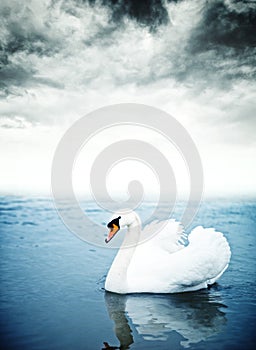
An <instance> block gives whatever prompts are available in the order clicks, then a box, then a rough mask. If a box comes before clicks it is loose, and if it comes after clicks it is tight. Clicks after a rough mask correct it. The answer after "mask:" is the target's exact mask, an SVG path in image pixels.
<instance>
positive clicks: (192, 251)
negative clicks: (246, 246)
mask: <svg viewBox="0 0 256 350" xmlns="http://www.w3.org/2000/svg"><path fill="white" fill-rule="evenodd" d="M188 240H189V245H188V246H187V247H186V248H185V249H184V250H182V251H180V252H177V253H176V254H174V255H176V258H177V259H176V263H177V264H178V266H177V270H176V276H173V277H174V279H175V278H177V280H176V284H177V282H178V284H179V283H180V284H181V285H182V286H183V287H184V288H186V287H189V286H192V287H193V286H198V285H200V284H206V285H208V284H213V283H214V282H215V281H216V280H217V279H218V278H219V277H220V276H221V275H222V273H223V272H224V271H225V270H226V268H227V267H228V264H229V261H230V257H231V251H230V247H229V244H228V242H227V240H226V238H225V237H224V236H223V234H222V233H221V232H216V231H215V230H214V229H213V228H207V229H205V228H203V227H202V226H198V227H196V228H195V229H194V230H193V231H192V232H191V234H190V235H189V236H188ZM173 257H174V256H173ZM202 287H203V286H202ZM191 290H192V289H191Z"/></svg>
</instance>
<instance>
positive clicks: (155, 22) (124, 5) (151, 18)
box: [89, 0, 169, 30]
mask: <svg viewBox="0 0 256 350" xmlns="http://www.w3.org/2000/svg"><path fill="white" fill-rule="evenodd" d="M89 2H90V3H91V4H95V2H96V1H95V0H90V1H89ZM101 3H102V5H103V6H108V7H109V9H110V10H111V12H112V20H113V21H114V22H120V21H121V20H122V19H123V18H124V17H126V16H128V17H129V18H131V19H134V20H136V21H137V22H138V23H139V24H141V25H145V26H148V27H149V28H150V29H151V30H155V29H156V28H157V27H158V26H159V25H162V24H166V23H168V22H169V17H168V13H167V10H166V8H165V6H164V4H163V1H162V0H144V1H137V0H128V1H127V0H102V1H101Z"/></svg>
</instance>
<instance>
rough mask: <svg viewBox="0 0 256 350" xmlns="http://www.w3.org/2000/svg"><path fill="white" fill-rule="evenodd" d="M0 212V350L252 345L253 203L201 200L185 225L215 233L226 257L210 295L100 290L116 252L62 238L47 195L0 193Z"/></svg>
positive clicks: (96, 214)
mask: <svg viewBox="0 0 256 350" xmlns="http://www.w3.org/2000/svg"><path fill="white" fill-rule="evenodd" d="M83 206H84V208H85V209H86V208H89V212H90V215H91V218H92V220H94V221H96V222H100V223H102V222H106V221H107V220H108V216H109V214H108V213H105V212H104V211H103V210H99V209H98V208H96V207H94V205H93V204H92V203H83ZM181 206H182V205H181ZM149 207H150V205H147V206H145V208H143V207H142V208H140V212H139V214H141V215H142V214H143V212H144V213H145V211H146V210H149ZM163 210H165V207H164V205H163ZM0 213H1V216H0V231H1V240H0V246H1V306H0V312H1V319H0V322H1V348H2V349H54V350H56V349H62V350H64V349H81V350H82V349H83V350H86V349H90V350H91V349H102V348H105V347H106V348H107V346H112V347H113V348H115V347H118V348H119V347H120V348H121V349H132V350H135V349H162V350H164V349H166V350H167V349H172V350H173V349H184V348H190V349H230V350H231V349H232V350H235V349H246V350H249V349H254V348H255V345H256V341H255V336H254V332H255V325H256V324H255V319H256V316H255V304H256V300H255V292H256V288H255V285H256V282H255V271H256V270H255V248H256V240H255V237H256V229H255V228H256V201H253V200H247V201H237V200H225V201H223V200H211V201H205V202H204V203H202V206H201V208H200V211H199V213H198V215H197V216H196V218H195V220H194V222H193V223H192V225H191V228H192V227H194V226H196V225H198V224H200V225H204V226H208V227H209V226H213V227H215V228H216V229H217V230H220V231H222V232H223V233H224V234H225V236H226V237H227V239H228V241H229V243H230V246H231V250H232V260H231V263H230V267H229V269H228V270H227V271H226V272H225V274H224V275H223V276H222V277H221V279H220V280H219V282H218V284H216V285H214V286H213V287H212V288H211V289H209V290H204V291H199V292H194V293H186V294H176V295H150V294H144V295H129V296H119V295H115V294H111V293H106V292H105V291H104V289H103V286H104V278H105V276H106V273H107V271H108V269H109V267H110V265H111V262H112V260H113V258H114V256H115V254H116V251H115V250H112V249H104V248H99V247H96V246H93V245H89V244H88V243H85V242H83V241H80V240H79V239H78V238H77V237H75V236H74V235H73V234H71V233H70V232H69V231H68V230H67V228H66V227H65V226H64V225H63V223H62V222H61V220H60V219H59V217H58V215H57V213H56V211H55V209H54V206H53V203H52V201H51V200H50V199H47V198H23V197H11V196H5V197H3V196H2V197H1V198H0ZM177 215H178V213H177ZM89 229H90V230H92V229H96V228H95V225H93V224H92V226H91V227H88V230H89ZM103 239H104V238H103ZM104 342H105V343H106V344H105V345H104V344H103V343H104ZM107 344H108V345H107Z"/></svg>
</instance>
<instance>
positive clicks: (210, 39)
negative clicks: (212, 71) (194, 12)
mask: <svg viewBox="0 0 256 350" xmlns="http://www.w3.org/2000/svg"><path fill="white" fill-rule="evenodd" d="M238 3H239V1H238V2H237V3H236V5H238ZM250 3H252V1H240V5H241V7H229V6H228V3H227V2H225V1H212V2H208V3H206V5H205V6H204V8H203V17H202V20H201V21H200V23H199V24H198V26H197V27H196V28H195V29H194V31H193V33H192V35H191V45H190V48H191V51H192V53H197V52H203V51H207V50H217V51H218V52H219V53H220V54H221V53H222V51H223V50H224V49H226V48H230V49H233V53H234V55H236V54H237V53H243V52H244V53H246V52H245V50H247V49H250V48H255V47H256V35H255V32H256V3H255V7H254V8H253V7H250V6H248V5H249V4H250Z"/></svg>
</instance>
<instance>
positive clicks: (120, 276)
mask: <svg viewBox="0 0 256 350" xmlns="http://www.w3.org/2000/svg"><path fill="white" fill-rule="evenodd" d="M140 232H141V229H140V224H139V222H136V223H134V224H132V225H130V226H129V227H128V229H127V232H126V235H125V238H124V241H123V243H122V246H121V247H120V249H119V251H118V253H117V255H116V257H115V260H114V261H113V263H112V266H111V268H110V270H109V273H108V275H107V279H106V283H105V288H106V290H108V291H110V292H111V291H115V292H118V293H123V292H124V291H127V270H128V268H129V265H130V262H131V260H132V256H133V254H134V252H135V249H136V246H137V243H138V242H139V239H140Z"/></svg>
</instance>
